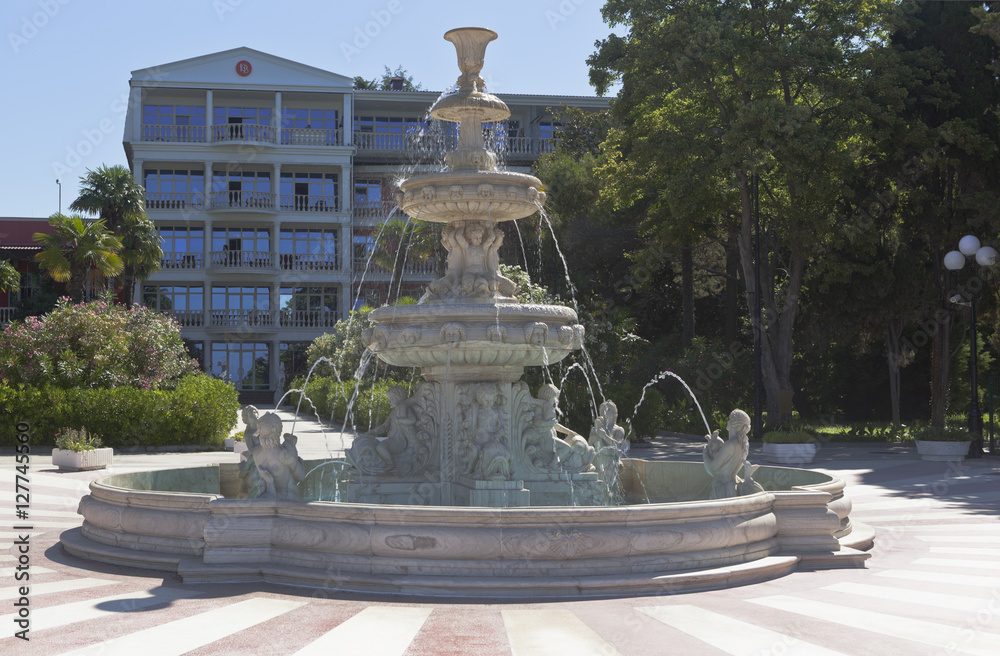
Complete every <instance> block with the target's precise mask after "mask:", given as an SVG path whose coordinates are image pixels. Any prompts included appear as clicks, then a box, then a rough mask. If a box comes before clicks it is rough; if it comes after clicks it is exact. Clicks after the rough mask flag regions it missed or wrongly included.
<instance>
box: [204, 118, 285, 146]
mask: <svg viewBox="0 0 1000 656" xmlns="http://www.w3.org/2000/svg"><path fill="white" fill-rule="evenodd" d="M211 130H212V143H241V144H242V143H262V144H273V143H274V137H275V129H274V128H273V127H272V126H270V125H260V124H257V123H224V124H222V125H213V126H212V127H211Z"/></svg>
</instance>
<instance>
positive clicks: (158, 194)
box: [146, 191, 205, 210]
mask: <svg viewBox="0 0 1000 656" xmlns="http://www.w3.org/2000/svg"><path fill="white" fill-rule="evenodd" d="M204 208H205V194H204V192H200V191H175V192H168V191H147V192H146V209H147V210H184V209H192V210H200V209H204Z"/></svg>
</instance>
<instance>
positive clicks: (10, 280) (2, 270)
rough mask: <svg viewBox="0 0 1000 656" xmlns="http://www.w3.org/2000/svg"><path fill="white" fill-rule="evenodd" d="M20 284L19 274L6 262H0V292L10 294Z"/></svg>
mask: <svg viewBox="0 0 1000 656" xmlns="http://www.w3.org/2000/svg"><path fill="white" fill-rule="evenodd" d="M20 284H21V274H19V273H18V272H17V269H15V268H14V265H12V264H11V263H10V262H8V261H7V260H0V292H12V291H14V290H16V289H17V288H18V287H19V286H20Z"/></svg>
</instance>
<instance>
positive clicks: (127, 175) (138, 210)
mask: <svg viewBox="0 0 1000 656" xmlns="http://www.w3.org/2000/svg"><path fill="white" fill-rule="evenodd" d="M69 208H70V209H71V210H74V211H76V212H83V213H84V214H90V215H96V216H97V217H98V218H100V219H103V220H104V223H105V225H107V227H108V230H110V231H111V232H112V233H114V234H119V231H120V230H121V229H122V227H123V226H124V224H125V222H126V221H127V220H128V219H134V218H137V217H140V216H143V215H144V214H145V213H146V190H145V189H143V187H142V185H141V184H139V183H138V182H136V181H135V178H134V177H133V176H132V172H131V171H129V170H128V167H125V166H122V165H121V164H116V165H115V166H102V167H100V168H98V169H97V170H96V171H93V170H91V169H87V174H86V175H84V176H82V177H81V178H80V195H79V196H77V198H76V200H74V201H73V203H72V204H71V205H70V206H69Z"/></svg>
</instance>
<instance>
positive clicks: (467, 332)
mask: <svg viewBox="0 0 1000 656" xmlns="http://www.w3.org/2000/svg"><path fill="white" fill-rule="evenodd" d="M368 316H369V319H371V320H372V321H374V322H375V323H377V324H378V325H377V326H375V327H374V328H369V329H367V330H365V331H364V333H363V334H362V343H363V344H364V345H365V346H367V347H368V348H370V349H371V350H372V351H374V352H375V353H376V354H377V355H378V357H379V358H380V359H382V360H383V361H385V362H388V363H389V364H392V365H396V366H399V367H424V368H438V369H440V371H441V373H444V368H445V367H448V366H452V367H455V368H456V369H455V371H454V373H455V374H456V380H458V379H459V378H460V377H461V374H460V373H459V372H460V371H462V368H478V367H482V368H484V369H483V370H482V371H481V372H480V373H484V374H485V368H489V367H493V368H498V367H504V368H508V369H510V371H511V374H510V375H514V373H517V376H518V377H519V376H520V368H523V367H525V366H543V365H548V364H552V363H554V362H558V361H560V360H562V359H563V358H565V357H566V356H568V355H569V354H570V353H572V352H573V351H574V350H577V349H579V348H580V347H581V346H582V345H583V337H584V329H583V326H581V325H579V324H577V323H575V322H576V312H574V311H573V310H572V309H571V308H568V307H564V306H561V305H535V304H520V303H495V304H494V303H454V304H434V305H402V306H390V307H383V308H379V309H377V310H373V311H372V312H371V313H370V314H369V315H368ZM515 369H516V371H515ZM424 373H425V375H426V374H427V373H428V372H427V371H425V372H424ZM508 377H509V376H502V378H505V379H506V378H508ZM490 378H491V377H490V376H489V375H487V376H486V378H484V379H483V380H487V379H490ZM511 380H516V378H512V379H511Z"/></svg>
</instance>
